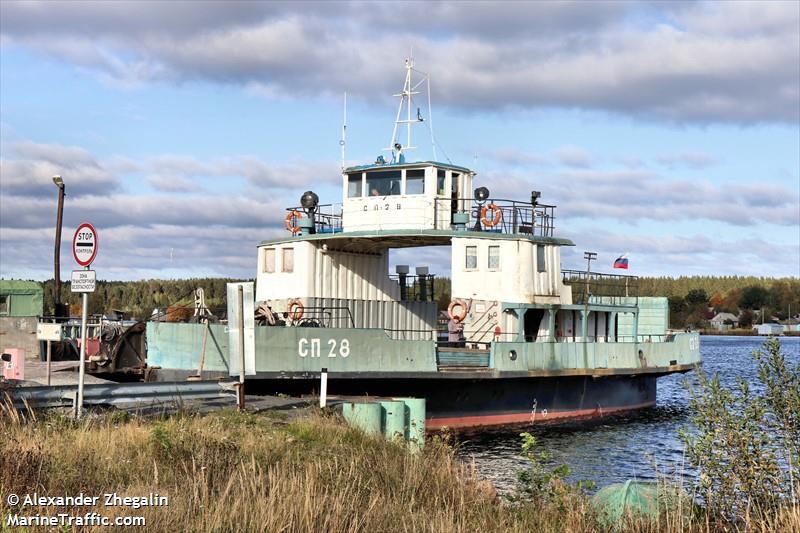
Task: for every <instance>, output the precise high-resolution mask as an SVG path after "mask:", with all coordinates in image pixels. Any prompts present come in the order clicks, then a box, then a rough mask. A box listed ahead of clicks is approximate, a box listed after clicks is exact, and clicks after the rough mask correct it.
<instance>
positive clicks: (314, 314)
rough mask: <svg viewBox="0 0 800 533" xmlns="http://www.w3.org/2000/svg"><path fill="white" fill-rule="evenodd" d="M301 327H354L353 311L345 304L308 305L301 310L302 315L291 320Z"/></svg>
mask: <svg viewBox="0 0 800 533" xmlns="http://www.w3.org/2000/svg"><path fill="white" fill-rule="evenodd" d="M292 324H293V325H294V326H297V327H301V328H331V327H347V325H348V324H349V326H350V327H351V328H355V327H356V322H355V320H353V313H352V312H351V311H350V308H349V307H347V306H309V307H305V308H304V310H303V316H302V317H301V318H300V319H299V320H294V321H293V322H292Z"/></svg>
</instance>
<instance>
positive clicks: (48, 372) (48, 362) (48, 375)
mask: <svg viewBox="0 0 800 533" xmlns="http://www.w3.org/2000/svg"><path fill="white" fill-rule="evenodd" d="M51 351H52V342H50V341H47V386H48V387H49V386H50V361H51Z"/></svg>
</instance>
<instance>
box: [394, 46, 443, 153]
mask: <svg viewBox="0 0 800 533" xmlns="http://www.w3.org/2000/svg"><path fill="white" fill-rule="evenodd" d="M414 70H415V69H414V58H413V57H409V58H406V80H405V83H404V84H403V91H402V92H401V93H398V94H395V95H394V96H396V97H398V98H400V105H399V106H398V107H397V116H396V117H395V120H394V128H393V129H392V140H391V141H390V142H389V147H388V148H384V149H383V151H384V152H392V162H393V163H403V162H404V161H405V158H404V157H403V152H406V151H408V150H415V149H416V146H412V144H411V126H412V125H413V124H417V123H420V122H424V120H425V119H423V118H422V114H421V112H420V110H419V108H417V115H416V116H415V117H414V116H413V115H412V109H413V108H414V95H415V94H419V91H417V88H419V86H420V85H422V84H423V83H427V84H428V106H429V107H430V79H429V77H428V76H427V75H424V76H425V77H424V78H423V79H422V80H420V81H419V82H417V84H416V85H414V84H413V81H412V75H411V73H412V71H414ZM416 72H419V71H416ZM420 74H422V73H420ZM404 106H405V108H406V113H405V115H406V118H405V119H401V118H400V117H402V115H403V107H404ZM428 112H430V109H428ZM402 124H405V125H406V144H405V146H403V145H402V144H401V143H400V139H399V137H398V129H399V127H400V126H401V125H402ZM434 150H436V148H434ZM434 153H435V152H434ZM434 159H435V156H434Z"/></svg>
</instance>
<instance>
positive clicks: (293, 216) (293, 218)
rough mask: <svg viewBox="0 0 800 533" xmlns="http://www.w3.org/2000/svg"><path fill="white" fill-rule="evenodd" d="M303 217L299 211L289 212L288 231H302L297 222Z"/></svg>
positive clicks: (287, 217) (287, 216) (287, 218)
mask: <svg viewBox="0 0 800 533" xmlns="http://www.w3.org/2000/svg"><path fill="white" fill-rule="evenodd" d="M302 216H303V213H301V212H300V211H298V210H297V209H292V210H291V211H289V214H288V215H286V229H288V230H289V231H291V232H292V233H297V232H299V231H300V226H299V225H298V224H297V220H298V219H300V218H301V217H302Z"/></svg>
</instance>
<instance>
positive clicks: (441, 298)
mask: <svg viewBox="0 0 800 533" xmlns="http://www.w3.org/2000/svg"><path fill="white" fill-rule="evenodd" d="M236 281H248V280H237V279H230V278H194V279H180V280H158V279H152V280H143V281H98V282H97V291H96V292H95V293H93V294H92V295H91V297H90V298H89V313H94V314H100V313H110V312H112V311H123V312H125V313H126V314H128V315H130V316H131V317H133V318H137V319H140V320H143V319H146V318H147V317H149V316H151V314H152V313H153V310H154V309H162V310H163V309H164V308H166V307H169V306H178V305H182V304H183V305H188V306H193V305H194V294H193V291H194V290H195V289H196V288H198V287H202V288H203V289H204V291H205V299H206V306H207V307H209V308H210V309H212V310H220V309H224V308H225V307H226V290H227V289H226V284H227V283H231V282H236ZM249 281H252V280H249ZM43 285H44V293H45V314H50V313H52V310H53V280H52V279H51V280H48V281H46V282H44V284H43ZM450 286H451V281H450V278H448V277H437V278H436V280H435V283H434V299H435V301H436V302H437V304H438V307H439V309H441V310H444V309H447V306H448V304H449V303H450V295H451V290H450ZM638 287H639V289H638V293H639V296H665V297H667V298H668V299H669V308H670V326H671V327H673V328H684V327H687V326H694V327H703V326H707V325H708V320H709V319H710V318H711V317H712V316H713V314H715V313H717V312H728V313H731V314H733V315H736V316H738V317H739V319H740V326H743V327H748V326H749V325H750V324H752V323H753V322H754V321H755V320H758V321H760V319H759V317H760V316H761V312H762V310H763V314H764V317H765V319H766V320H765V321H769V320H770V319H771V318H772V317H776V318H778V319H779V320H785V319H787V318H789V317H790V315H792V316H796V315H797V314H798V313H800V278H764V277H755V276H681V277H678V278H668V277H643V278H639V282H638ZM61 301H62V302H68V303H70V304H72V305H73V308H75V306H77V305H78V304H79V303H80V297H79V295H78V294H73V293H71V292H70V283H69V282H68V281H66V282H63V283H62V284H61Z"/></svg>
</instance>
